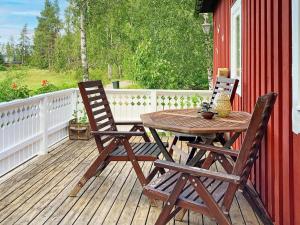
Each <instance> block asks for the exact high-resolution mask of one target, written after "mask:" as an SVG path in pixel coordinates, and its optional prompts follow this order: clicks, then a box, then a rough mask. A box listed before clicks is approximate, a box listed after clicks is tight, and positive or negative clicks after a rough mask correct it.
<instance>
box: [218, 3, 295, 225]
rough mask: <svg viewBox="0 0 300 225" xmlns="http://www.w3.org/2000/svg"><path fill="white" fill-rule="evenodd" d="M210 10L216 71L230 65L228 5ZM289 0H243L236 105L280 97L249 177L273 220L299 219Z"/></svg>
mask: <svg viewBox="0 0 300 225" xmlns="http://www.w3.org/2000/svg"><path fill="white" fill-rule="evenodd" d="M232 2H233V0H221V1H220V2H219V4H218V6H217V8H216V10H215V12H214V43H215V46H214V75H216V73H217V68H219V67H228V68H230V9H231V5H232ZM291 46H292V45H291V1H290V0H264V1H261V0H251V1H250V0H248V1H242V79H243V82H242V95H241V96H237V98H236V100H235V102H234V109H235V110H243V111H248V112H251V111H252V110H253V108H254V105H255V102H256V99H257V97H258V96H260V95H263V94H265V93H267V92H269V91H275V92H277V93H278V94H279V95H278V100H277V103H276V106H275V110H274V113H273V115H272V118H271V120H270V122H269V128H268V132H267V134H266V138H265V140H264V141H263V144H262V149H261V154H260V157H259V160H258V161H257V163H256V165H255V168H254V170H253V176H252V182H253V184H254V186H255V188H256V190H257V191H258V193H260V196H261V199H262V201H263V203H264V204H265V206H266V208H267V210H268V211H269V213H270V215H271V217H272V219H273V220H274V221H275V222H276V224H281V225H289V224H300V191H297V190H298V189H299V187H300V169H299V166H298V164H299V162H300V161H299V160H300V147H299V146H300V136H299V135H298V136H297V135H295V134H293V133H292V125H291V124H292V121H291V120H292V116H291V109H292V103H291V102H292V83H291V82H292V81H291V62H292V58H291ZM238 144H240V143H238Z"/></svg>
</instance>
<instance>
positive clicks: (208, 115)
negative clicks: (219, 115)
mask: <svg viewBox="0 0 300 225" xmlns="http://www.w3.org/2000/svg"><path fill="white" fill-rule="evenodd" d="M214 115H215V113H214V112H202V113H201V116H202V117H203V118H204V119H207V120H211V119H212V118H213V117H214Z"/></svg>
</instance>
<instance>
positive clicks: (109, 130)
mask: <svg viewBox="0 0 300 225" xmlns="http://www.w3.org/2000/svg"><path fill="white" fill-rule="evenodd" d="M78 86H79V90H80V93H81V97H82V100H83V104H84V106H85V109H86V112H87V115H88V119H89V123H90V126H91V130H92V132H91V133H92V134H93V135H94V138H95V141H96V145H97V148H98V151H99V156H98V157H97V158H96V160H95V161H94V162H93V163H92V165H91V166H90V167H89V169H88V170H87V171H86V172H85V174H84V175H83V177H82V178H81V179H80V181H79V182H78V184H77V185H76V186H75V187H74V189H73V190H72V191H71V193H70V196H76V195H77V193H78V192H79V191H80V189H81V188H82V187H83V186H84V184H85V183H86V182H87V181H88V180H89V179H90V178H91V177H93V176H95V175H96V174H97V175H98V174H100V173H101V172H102V171H103V170H104V169H105V167H106V166H107V165H108V163H110V162H111V161H130V162H131V163H132V166H133V168H134V170H135V172H136V174H137V177H138V179H139V181H140V183H141V184H142V186H144V185H146V184H148V183H149V182H150V181H151V179H152V178H153V177H154V176H155V174H156V173H157V172H159V171H160V172H161V173H163V172H164V170H163V169H160V168H155V169H154V170H153V171H152V172H151V173H150V174H149V176H148V177H145V175H144V174H143V172H142V169H141V167H140V165H139V161H155V160H156V159H158V156H159V155H160V153H161V151H160V149H159V147H158V145H157V144H155V143H151V142H150V139H149V137H148V136H147V134H146V132H145V129H144V127H143V126H142V123H141V122H121V123H117V122H115V121H114V118H113V115H112V112H111V109H110V106H109V103H108V100H107V97H106V94H105V91H104V88H103V85H102V83H101V81H86V82H81V83H79V84H78ZM117 125H133V127H132V129H131V130H130V131H128V132H124V131H118V130H117ZM136 136H140V137H142V138H143V139H144V142H142V143H131V142H130V138H131V137H136ZM164 144H165V145H167V144H166V143H164Z"/></svg>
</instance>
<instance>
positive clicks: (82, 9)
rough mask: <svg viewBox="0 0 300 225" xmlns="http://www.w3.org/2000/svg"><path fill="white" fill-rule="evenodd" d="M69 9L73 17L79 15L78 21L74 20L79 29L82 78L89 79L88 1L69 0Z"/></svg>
mask: <svg viewBox="0 0 300 225" xmlns="http://www.w3.org/2000/svg"><path fill="white" fill-rule="evenodd" d="M69 3H70V6H69V8H70V9H69V10H70V11H71V12H72V13H73V14H74V15H75V16H74V18H78V17H79V21H76V19H75V21H74V24H76V25H77V26H78V27H79V31H80V58H81V67H82V72H83V75H82V79H83V80H84V81H85V80H89V64H88V50H87V22H86V20H87V15H88V1H87V0H69Z"/></svg>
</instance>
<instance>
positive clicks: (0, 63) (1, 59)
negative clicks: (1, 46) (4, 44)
mask: <svg viewBox="0 0 300 225" xmlns="http://www.w3.org/2000/svg"><path fill="white" fill-rule="evenodd" d="M3 64H4V57H3V54H2V52H0V66H1V65H3Z"/></svg>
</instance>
